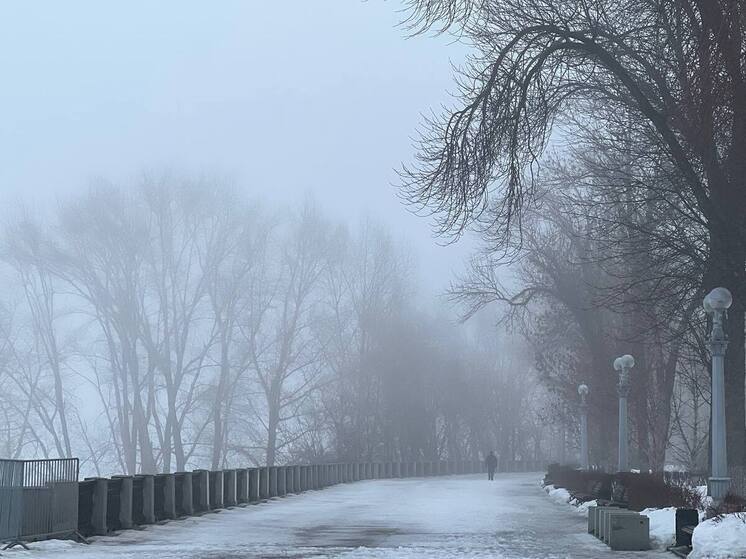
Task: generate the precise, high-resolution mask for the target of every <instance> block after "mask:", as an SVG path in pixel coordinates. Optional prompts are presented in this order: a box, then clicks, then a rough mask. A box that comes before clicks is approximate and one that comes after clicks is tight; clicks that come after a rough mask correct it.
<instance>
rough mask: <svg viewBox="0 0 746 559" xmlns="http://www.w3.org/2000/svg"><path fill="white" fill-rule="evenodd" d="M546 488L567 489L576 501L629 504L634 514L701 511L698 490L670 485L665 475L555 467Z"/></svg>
mask: <svg viewBox="0 0 746 559" xmlns="http://www.w3.org/2000/svg"><path fill="white" fill-rule="evenodd" d="M544 483H545V484H552V485H554V486H555V487H564V488H565V489H567V490H568V491H569V492H570V493H571V494H573V496H575V497H576V498H578V497H581V500H582V497H583V496H584V495H589V494H591V493H592V492H594V489H595V490H596V491H595V493H596V495H594V496H593V497H592V498H598V499H604V500H616V501H622V502H626V503H627V505H628V507H629V508H630V509H631V510H637V511H640V510H643V509H646V508H664V507H683V508H694V509H699V508H700V507H701V506H702V498H701V496H700V494H699V492H698V491H697V490H696V488H694V487H691V486H689V485H687V484H685V483H667V482H666V481H665V479H664V477H663V474H662V473H661V474H633V473H631V472H630V473H619V474H616V475H612V474H606V473H603V472H596V471H589V472H588V471H583V470H576V469H574V468H569V467H566V466H560V465H559V464H552V465H550V467H549V468H548V469H547V475H546V476H545V478H544Z"/></svg>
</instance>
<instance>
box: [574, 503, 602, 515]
mask: <svg viewBox="0 0 746 559" xmlns="http://www.w3.org/2000/svg"><path fill="white" fill-rule="evenodd" d="M596 506H598V501H596V500H595V499H594V500H593V501H586V502H585V503H578V505H577V507H578V512H579V513H580V514H582V515H583V516H585V517H588V507H596Z"/></svg>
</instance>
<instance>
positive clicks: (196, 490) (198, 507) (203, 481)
mask: <svg viewBox="0 0 746 559" xmlns="http://www.w3.org/2000/svg"><path fill="white" fill-rule="evenodd" d="M192 482H193V483H192V487H193V496H194V510H195V511H197V512H207V511H208V510H210V472H209V471H207V470H194V471H193V472H192Z"/></svg>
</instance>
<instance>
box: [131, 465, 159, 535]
mask: <svg viewBox="0 0 746 559" xmlns="http://www.w3.org/2000/svg"><path fill="white" fill-rule="evenodd" d="M135 477H138V478H140V479H141V480H142V485H141V490H142V523H143V524H155V476H153V475H150V474H144V475H139V476H135Z"/></svg>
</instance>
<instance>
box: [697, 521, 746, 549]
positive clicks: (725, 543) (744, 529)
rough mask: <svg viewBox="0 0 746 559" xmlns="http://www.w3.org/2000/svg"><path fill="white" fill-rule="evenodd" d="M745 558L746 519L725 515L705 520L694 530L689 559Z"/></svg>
mask: <svg viewBox="0 0 746 559" xmlns="http://www.w3.org/2000/svg"><path fill="white" fill-rule="evenodd" d="M743 557H746V518H744V517H743V516H742V515H741V516H739V515H738V514H727V515H725V516H723V517H721V518H720V519H717V520H716V519H710V520H705V521H704V522H702V523H701V524H699V525H698V526H697V527H696V528H695V529H694V535H693V536H692V552H691V553H690V554H689V559H736V558H743Z"/></svg>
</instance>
